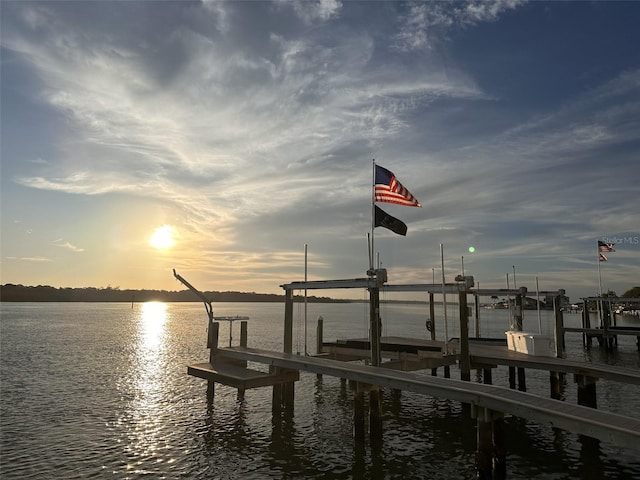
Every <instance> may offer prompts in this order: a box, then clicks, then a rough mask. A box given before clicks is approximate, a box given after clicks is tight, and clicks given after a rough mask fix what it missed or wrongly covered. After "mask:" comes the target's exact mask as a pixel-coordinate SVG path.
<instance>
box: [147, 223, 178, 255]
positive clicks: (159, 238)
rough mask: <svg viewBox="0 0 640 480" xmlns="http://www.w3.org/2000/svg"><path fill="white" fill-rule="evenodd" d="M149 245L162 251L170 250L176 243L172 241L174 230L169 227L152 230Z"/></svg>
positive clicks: (163, 226)
mask: <svg viewBox="0 0 640 480" xmlns="http://www.w3.org/2000/svg"><path fill="white" fill-rule="evenodd" d="M149 243H150V245H151V246H152V247H154V248H158V249H164V248H171V247H173V245H174V244H175V243H176V241H175V239H174V230H173V227H172V226H170V225H162V226H161V227H158V228H156V229H155V230H154V232H153V235H152V236H151V240H150V241H149Z"/></svg>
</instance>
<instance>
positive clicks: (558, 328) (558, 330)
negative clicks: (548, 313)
mask: <svg viewBox="0 0 640 480" xmlns="http://www.w3.org/2000/svg"><path fill="white" fill-rule="evenodd" d="M560 298H561V297H560V296H557V297H553V313H554V320H555V321H554V326H555V329H554V340H555V344H556V357H557V358H564V350H565V342H564V317H563V314H562V307H561V306H560Z"/></svg>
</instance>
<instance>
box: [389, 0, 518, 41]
mask: <svg viewBox="0 0 640 480" xmlns="http://www.w3.org/2000/svg"><path fill="white" fill-rule="evenodd" d="M524 3H526V0H493V1H484V0H478V1H471V2H414V3H409V7H408V11H407V12H406V13H405V14H404V15H401V16H400V17H399V20H398V27H399V28H398V30H399V31H398V32H397V33H396V34H395V35H394V37H393V48H395V49H396V50H400V51H402V52H410V51H412V50H429V49H432V48H434V47H436V46H437V45H438V44H439V42H441V41H442V40H443V39H446V38H448V34H449V33H448V32H449V30H451V29H454V28H464V27H469V26H472V25H475V24H477V23H481V22H493V21H496V20H497V19H498V18H499V17H500V15H501V14H502V13H504V12H506V11H509V10H513V9H515V8H517V7H519V6H520V5H522V4H524Z"/></svg>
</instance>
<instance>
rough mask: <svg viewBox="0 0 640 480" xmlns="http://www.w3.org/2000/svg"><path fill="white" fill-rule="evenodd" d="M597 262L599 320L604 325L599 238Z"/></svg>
mask: <svg viewBox="0 0 640 480" xmlns="http://www.w3.org/2000/svg"><path fill="white" fill-rule="evenodd" d="M596 262H598V294H599V295H598V296H599V297H600V298H599V299H598V320H599V321H600V325H602V275H601V273H600V244H599V243H598V240H596ZM585 308H586V305H585ZM587 314H588V313H587Z"/></svg>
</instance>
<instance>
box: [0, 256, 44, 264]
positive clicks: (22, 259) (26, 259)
mask: <svg viewBox="0 0 640 480" xmlns="http://www.w3.org/2000/svg"><path fill="white" fill-rule="evenodd" d="M6 258H7V260H17V261H20V262H35V263H42V262H53V260H51V259H50V258H46V257H6Z"/></svg>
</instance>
